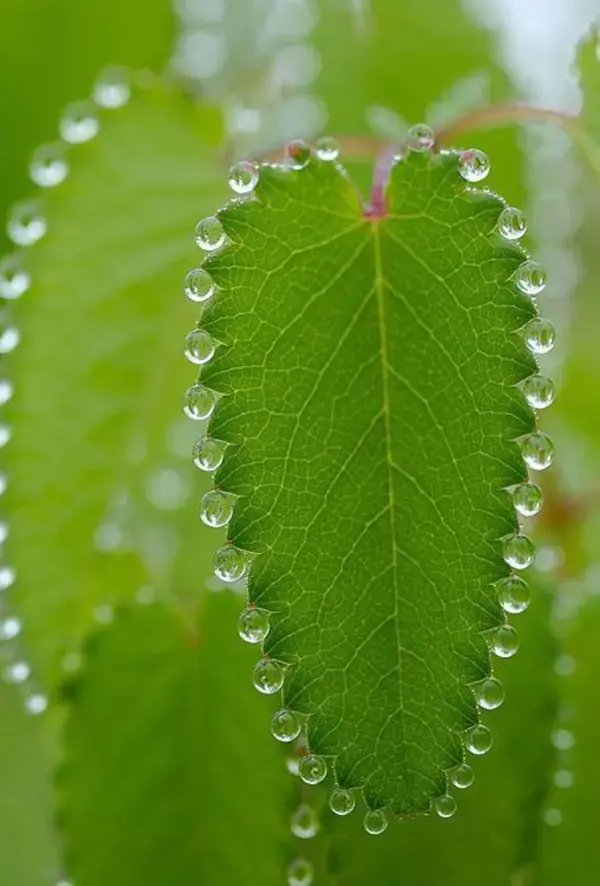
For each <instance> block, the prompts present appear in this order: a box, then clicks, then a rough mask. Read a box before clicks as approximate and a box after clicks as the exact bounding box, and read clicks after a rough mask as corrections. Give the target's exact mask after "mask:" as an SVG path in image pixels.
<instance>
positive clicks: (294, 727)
mask: <svg viewBox="0 0 600 886" xmlns="http://www.w3.org/2000/svg"><path fill="white" fill-rule="evenodd" d="M301 728H302V727H301V724H300V720H299V718H298V717H297V716H296V714H295V713H294V712H293V711H288V710H287V708H281V709H280V710H279V711H277V712H276V713H275V714H274V715H273V719H272V720H271V733H272V734H273V736H274V737H275V738H276V739H277V741H285V742H288V741H294V739H296V738H298V736H299V735H300V729H301ZM298 775H300V761H298Z"/></svg>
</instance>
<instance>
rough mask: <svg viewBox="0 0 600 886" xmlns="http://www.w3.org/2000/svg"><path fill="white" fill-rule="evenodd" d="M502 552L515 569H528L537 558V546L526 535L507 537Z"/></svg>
mask: <svg viewBox="0 0 600 886" xmlns="http://www.w3.org/2000/svg"><path fill="white" fill-rule="evenodd" d="M502 553H503V556H504V560H505V562H506V563H508V565H509V566H511V567H512V568H513V569H527V567H528V566H531V564H532V563H533V561H534V559H535V546H534V544H533V542H532V541H531V539H530V538H527V536H526V535H511V536H509V537H508V538H507V539H505V541H504V546H503V550H502Z"/></svg>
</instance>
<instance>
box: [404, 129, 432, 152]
mask: <svg viewBox="0 0 600 886" xmlns="http://www.w3.org/2000/svg"><path fill="white" fill-rule="evenodd" d="M434 144H435V133H434V131H433V129H432V128H431V126H427V124H426V123H417V124H416V125H415V126H411V128H410V129H409V130H408V147H409V148H410V150H411V151H429V150H431V148H433V146H434Z"/></svg>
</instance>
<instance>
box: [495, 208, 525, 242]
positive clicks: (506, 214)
mask: <svg viewBox="0 0 600 886" xmlns="http://www.w3.org/2000/svg"><path fill="white" fill-rule="evenodd" d="M498 230H499V231H500V234H501V235H502V236H503V237H504V239H505V240H520V239H521V237H523V236H524V235H525V234H526V233H527V222H526V220H525V214H524V213H523V212H521V210H520V209H515V208H514V206H507V207H506V209H503V210H502V212H501V213H500V216H499V218H498Z"/></svg>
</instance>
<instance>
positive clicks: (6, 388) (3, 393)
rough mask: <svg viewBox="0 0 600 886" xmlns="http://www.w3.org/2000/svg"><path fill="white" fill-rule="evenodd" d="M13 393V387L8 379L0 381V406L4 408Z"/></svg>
mask: <svg viewBox="0 0 600 886" xmlns="http://www.w3.org/2000/svg"><path fill="white" fill-rule="evenodd" d="M14 391H15V389H14V385H13V383H12V382H11V381H10V380H9V379H7V378H2V379H0V406H4V405H5V404H6V403H8V401H9V400H10V399H11V398H12V395H13V394H14Z"/></svg>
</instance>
